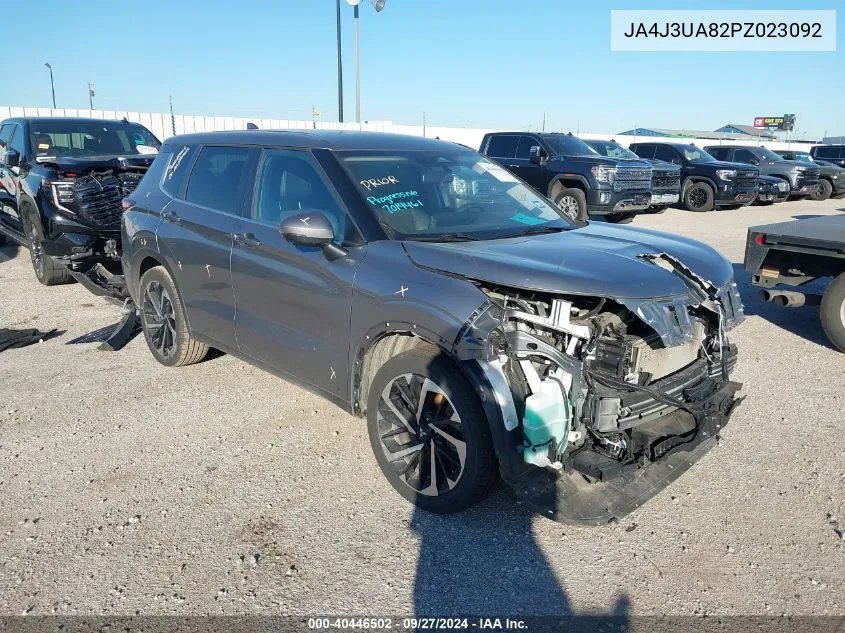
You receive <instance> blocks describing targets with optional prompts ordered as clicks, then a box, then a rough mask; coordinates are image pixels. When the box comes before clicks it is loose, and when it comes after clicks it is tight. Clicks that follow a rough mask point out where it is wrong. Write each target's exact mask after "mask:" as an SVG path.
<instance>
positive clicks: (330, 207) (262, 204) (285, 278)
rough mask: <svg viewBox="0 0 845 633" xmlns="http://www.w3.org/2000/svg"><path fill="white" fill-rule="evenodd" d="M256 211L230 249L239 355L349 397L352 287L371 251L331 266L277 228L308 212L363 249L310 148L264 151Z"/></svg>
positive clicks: (353, 251) (352, 253)
mask: <svg viewBox="0 0 845 633" xmlns="http://www.w3.org/2000/svg"><path fill="white" fill-rule="evenodd" d="M252 197H253V203H252V210H251V213H250V214H249V217H248V218H245V219H244V220H242V221H241V229H240V230H239V231H238V235H237V236H236V238H235V242H234V247H233V250H232V281H233V284H234V288H235V299H236V306H237V315H236V317H235V330H236V333H237V340H238V347H239V349H240V351H241V352H242V353H244V354H246V355H248V356H250V357H252V358H254V359H256V360H258V361H260V362H261V363H263V364H265V365H267V366H269V367H272V368H274V369H275V370H277V371H280V372H283V373H285V374H288V375H291V376H293V377H295V378H296V379H298V380H300V381H302V382H306V383H309V384H310V385H312V386H315V387H318V388H319V389H320V390H322V391H325V392H327V393H329V394H332V395H334V396H337V397H338V398H340V399H344V400H345V399H346V398H347V396H348V385H349V379H348V378H349V377H348V375H347V373H348V358H349V357H348V354H349V327H350V325H349V324H350V315H351V306H352V282H353V278H354V274H355V271H356V269H357V267H358V263H359V262H360V260H361V259H362V258H363V256H364V254H365V253H366V247H365V246H358V247H354V248H353V247H349V248H348V250H349V252H348V254H347V255H346V256H345V257H341V258H339V259H335V260H334V261H329V260H328V259H327V258H326V256H325V255H323V252H322V251H321V250H320V249H319V248H317V247H306V246H294V245H293V244H291V243H289V242H288V241H287V240H285V239H284V238H283V237H282V235H281V233H280V231H279V226H280V224H281V222H283V221H284V220H285V219H286V218H288V217H290V216H293V215H297V214H300V213H303V212H315V213H317V212H319V213H322V214H323V215H325V216H326V217H327V218H328V219H329V221H330V222H331V223H332V226H333V228H334V234H335V242H336V243H338V244H341V243H343V244H347V245H348V244H350V243H352V242H355V243H360V242H361V240H360V238H358V233H357V229H356V228H355V226H354V224H353V222H352V220H351V219H350V218H349V216H348V214H347V213H346V210H345V208H344V206H343V204H342V202H341V201H340V199H339V197H338V195H337V193H336V192H335V190H334V188H333V187H332V186H331V184H330V183H329V182H328V179H327V177H326V175H325V173H324V172H323V170H322V168H321V167H320V165H319V162H318V161H317V160H316V158H315V157H314V155H313V154H312V153H311V152H310V151H308V150H301V149H277V148H268V149H265V150H264V151H263V152H262V154H261V157H260V160H259V162H258V175H257V178H256V184H255V187H254V193H253V196H252Z"/></svg>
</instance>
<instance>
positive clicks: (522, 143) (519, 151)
mask: <svg viewBox="0 0 845 633" xmlns="http://www.w3.org/2000/svg"><path fill="white" fill-rule="evenodd" d="M535 145H540V141H538V140H537V139H536V138H534V137H532V136H520V137H519V144H518V145H517V146H516V158H522V159H525V160H528V159H529V158H531V148H532V147H533V146H535Z"/></svg>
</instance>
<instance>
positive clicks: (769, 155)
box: [757, 147, 783, 162]
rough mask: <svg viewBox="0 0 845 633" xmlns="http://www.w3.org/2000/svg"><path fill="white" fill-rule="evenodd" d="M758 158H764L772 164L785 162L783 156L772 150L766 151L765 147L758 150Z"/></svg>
mask: <svg viewBox="0 0 845 633" xmlns="http://www.w3.org/2000/svg"><path fill="white" fill-rule="evenodd" d="M757 156H763V158H765V159H766V160H770V161H772V162H777V161H779V160H783V156H778V155H777V154H775V153H774V152H773V151H772V150H770V149H766V148H765V147H758V148H757Z"/></svg>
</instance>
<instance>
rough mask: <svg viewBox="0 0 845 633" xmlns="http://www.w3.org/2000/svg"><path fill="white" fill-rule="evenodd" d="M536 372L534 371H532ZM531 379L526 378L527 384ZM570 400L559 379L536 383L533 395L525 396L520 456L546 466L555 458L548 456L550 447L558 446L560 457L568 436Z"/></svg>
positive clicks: (530, 461) (530, 462)
mask: <svg viewBox="0 0 845 633" xmlns="http://www.w3.org/2000/svg"><path fill="white" fill-rule="evenodd" d="M535 375H536V374H535ZM532 382H534V381H531V380H529V384H530V383H532ZM569 426H570V407H569V399H568V398H567V397H566V395H565V389H564V387H563V385H562V384H561V381H560V380H557V379H555V378H553V377H551V378H546V379H545V380H542V381H539V384H537V383H536V382H535V383H534V385H533V387H532V394H531V395H530V396H528V397H527V398H526V399H525V416H524V417H523V419H522V433H523V436H524V437H525V443H524V445H523V449H522V457H523V459H524V460H525V461H526V462H528V463H529V464H533V465H535V466H540V467H542V466H549V465H551V464H553V463H554V462H555V461H557V460H556V458H555V457H556V456H555V455H552V459H549V448H550V447H552V446H554V447H557V448H558V455H559V456H562V455H563V452H564V451H565V450H566V445H567V442H568V438H569Z"/></svg>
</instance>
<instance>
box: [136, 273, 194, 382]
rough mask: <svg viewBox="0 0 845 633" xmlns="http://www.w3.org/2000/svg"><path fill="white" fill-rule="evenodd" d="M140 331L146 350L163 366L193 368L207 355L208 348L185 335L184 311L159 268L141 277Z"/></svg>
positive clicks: (165, 275) (173, 289)
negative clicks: (142, 334) (142, 332)
mask: <svg viewBox="0 0 845 633" xmlns="http://www.w3.org/2000/svg"><path fill="white" fill-rule="evenodd" d="M141 328H142V329H143V330H144V338H145V339H146V341H147V346H148V347H149V348H150V351H151V352H152V354H153V356H155V358H156V360H157V361H158V362H160V363H161V364H162V365H166V366H168V367H182V366H184V365H192V364H194V363H198V362H199V361H201V360H202V359H203V358H205V355H206V354H207V353H208V345H206V344H205V343H200V342H199V341H195V340H194V339H192V338H191V335H190V334H189V333H188V323H187V320H186V319H185V309H184V308H183V307H182V302H181V300H180V299H179V294H178V292H177V291H176V286H175V285H174V283H173V280H172V279H171V278H170V275H169V274H168V273H167V271H166V270H165V269H164V268H163V267H162V266H156V267H155V268H150V269H149V270H148V271H147V272H145V273H144V275H143V276H142V277H141Z"/></svg>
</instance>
